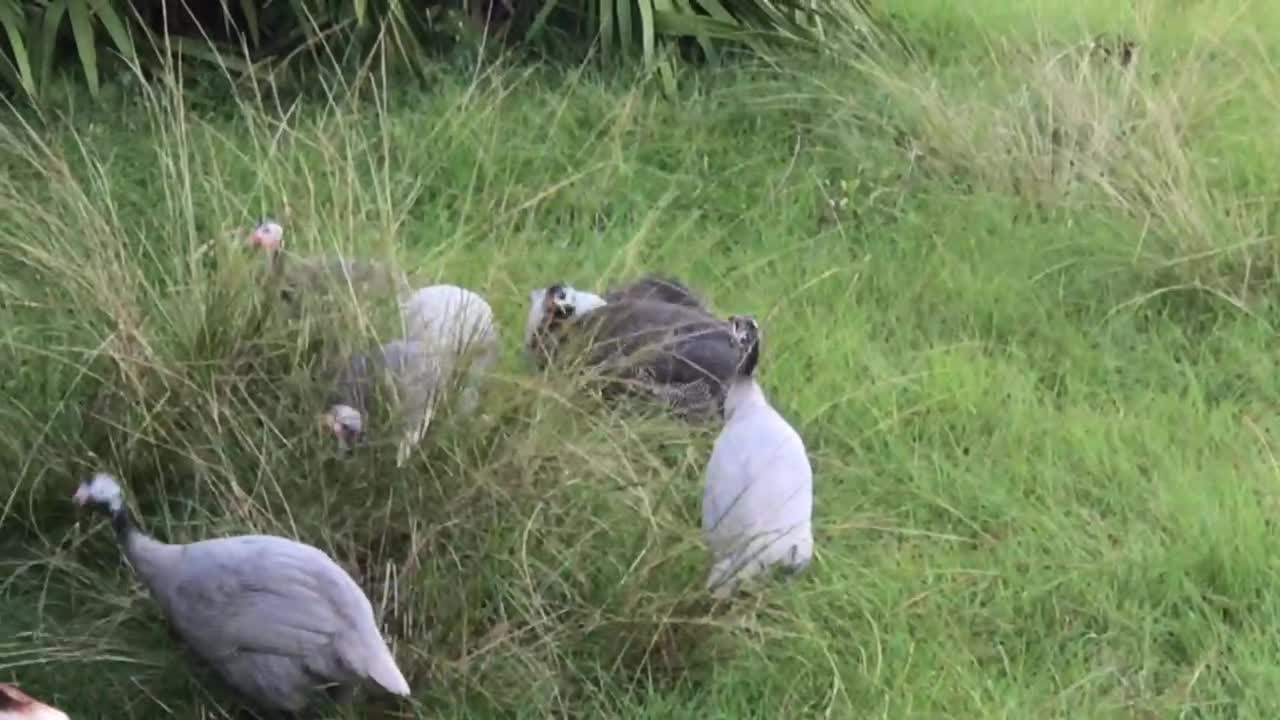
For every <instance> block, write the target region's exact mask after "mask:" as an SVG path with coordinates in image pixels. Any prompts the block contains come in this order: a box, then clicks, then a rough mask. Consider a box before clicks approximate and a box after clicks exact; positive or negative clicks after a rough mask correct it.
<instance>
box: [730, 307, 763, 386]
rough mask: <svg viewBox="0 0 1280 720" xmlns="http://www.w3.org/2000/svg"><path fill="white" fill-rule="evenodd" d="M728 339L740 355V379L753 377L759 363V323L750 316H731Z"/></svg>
mask: <svg viewBox="0 0 1280 720" xmlns="http://www.w3.org/2000/svg"><path fill="white" fill-rule="evenodd" d="M729 337H730V342H732V343H733V346H734V348H736V349H737V350H738V352H739V353H740V354H741V355H740V356H741V360H740V361H739V363H738V374H739V375H741V376H742V377H751V376H753V375H755V372H756V365H758V364H759V363H760V323H758V322H756V319H755V318H754V317H752V316H751V315H732V316H730V317H729Z"/></svg>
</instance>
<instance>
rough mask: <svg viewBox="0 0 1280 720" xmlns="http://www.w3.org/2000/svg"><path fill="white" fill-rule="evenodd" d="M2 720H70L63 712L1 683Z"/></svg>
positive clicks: (0, 713)
mask: <svg viewBox="0 0 1280 720" xmlns="http://www.w3.org/2000/svg"><path fill="white" fill-rule="evenodd" d="M0 720H70V718H68V717H67V714H66V713H64V712H62V711H61V710H59V709H57V708H55V707H53V706H51V705H46V704H44V703H42V702H40V701H39V700H36V699H35V698H33V697H31V696H30V695H28V694H26V693H24V692H22V691H21V690H19V689H18V688H17V687H15V686H13V685H10V684H8V683H0Z"/></svg>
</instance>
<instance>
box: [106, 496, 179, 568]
mask: <svg viewBox="0 0 1280 720" xmlns="http://www.w3.org/2000/svg"><path fill="white" fill-rule="evenodd" d="M111 528H112V529H113V530H115V533H116V542H117V543H118V544H119V545H120V548H121V550H123V551H124V556H125V557H126V558H128V560H129V564H130V565H132V566H133V569H134V572H136V573H137V574H138V576H139V577H141V578H142V580H143V582H145V583H146V584H147V585H148V586H150V585H151V584H152V582H153V581H154V580H155V578H156V577H157V574H158V573H159V572H162V568H163V567H165V566H167V565H169V564H170V563H171V562H172V560H173V559H175V556H176V555H177V552H178V548H177V547H176V546H174V545H169V544H166V543H162V542H160V541H158V540H156V539H155V538H152V537H151V536H149V535H147V534H146V533H144V532H142V531H141V530H139V529H138V526H137V524H136V523H135V522H134V521H133V513H132V512H130V511H129V506H128V505H126V504H124V503H121V504H120V506H119V507H117V508H115V509H113V510H112V511H111Z"/></svg>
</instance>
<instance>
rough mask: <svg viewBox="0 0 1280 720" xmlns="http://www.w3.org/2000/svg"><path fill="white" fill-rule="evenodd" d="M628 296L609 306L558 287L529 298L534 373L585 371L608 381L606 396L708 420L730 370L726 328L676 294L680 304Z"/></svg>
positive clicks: (733, 361)
mask: <svg viewBox="0 0 1280 720" xmlns="http://www.w3.org/2000/svg"><path fill="white" fill-rule="evenodd" d="M636 294H639V293H636ZM636 294H632V293H628V292H620V293H616V294H615V295H614V297H615V298H617V299H616V300H615V301H613V302H609V301H606V300H605V299H604V298H601V297H600V296H597V295H593V294H590V293H583V292H582V291H579V290H576V289H574V288H572V287H570V286H566V285H552V286H550V287H548V288H545V289H543V290H539V291H535V292H534V293H532V294H531V295H530V301H531V308H530V314H529V324H528V329H527V330H526V338H528V340H527V343H526V345H527V351H528V352H529V354H530V356H531V357H532V358H533V360H534V362H535V363H536V364H537V365H538V366H539V367H546V366H547V365H549V364H552V363H556V364H560V363H562V362H569V363H575V364H579V367H584V368H590V369H591V370H593V371H594V372H596V373H598V374H600V375H601V376H602V377H605V378H607V379H609V380H610V382H609V383H608V384H606V388H607V389H608V391H609V392H641V393H643V394H647V395H649V396H650V397H654V398H656V399H658V400H660V401H661V402H662V403H663V404H665V405H667V406H668V407H670V408H671V409H672V410H673V411H675V412H676V414H677V415H681V416H683V417H686V418H689V419H699V418H707V417H711V416H713V415H714V414H716V413H717V412H718V410H719V403H720V401H721V399H722V398H723V395H724V387H725V383H726V382H727V381H728V380H729V379H730V378H731V377H732V376H733V373H734V371H735V369H736V367H737V362H738V353H737V351H736V350H735V349H734V348H733V346H732V343H731V340H730V337H729V333H728V326H727V325H726V324H725V322H724V321H723V320H720V319H718V318H716V317H715V316H713V315H711V314H710V313H709V312H707V311H706V310H705V309H703V308H702V307H701V304H700V303H699V302H697V301H696V299H695V298H692V296H691V295H686V294H685V293H683V292H681V293H679V294H680V296H681V297H684V298H685V301H684V302H680V303H675V302H666V301H663V300H660V299H655V298H653V297H652V296H649V295H647V294H645V295H644V296H642V297H637V296H636ZM584 297H585V298H586V301H587V302H586V305H587V309H586V310H585V311H584V310H583V309H582V301H581V298H584Z"/></svg>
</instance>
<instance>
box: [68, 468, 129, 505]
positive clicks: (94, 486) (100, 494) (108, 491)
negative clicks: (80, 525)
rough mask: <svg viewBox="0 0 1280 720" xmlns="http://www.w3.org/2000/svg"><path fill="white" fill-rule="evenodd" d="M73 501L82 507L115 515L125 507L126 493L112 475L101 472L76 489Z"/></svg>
mask: <svg viewBox="0 0 1280 720" xmlns="http://www.w3.org/2000/svg"><path fill="white" fill-rule="evenodd" d="M71 499H72V501H74V502H75V504H77V505H79V506H80V507H91V508H96V509H98V510H102V511H104V512H108V513H111V514H115V513H116V512H117V511H119V510H120V508H121V507H123V506H124V491H123V490H121V489H120V483H119V482H117V481H116V479H115V478H114V477H112V476H111V475H109V474H107V473H104V472H100V473H95V474H94V476H93V477H92V478H90V479H88V480H85V481H84V482H82V483H80V487H79V488H78V489H76V493H75V495H73V496H72V497H71Z"/></svg>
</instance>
